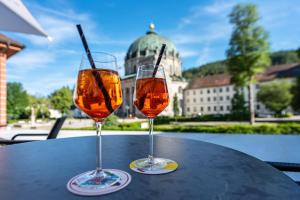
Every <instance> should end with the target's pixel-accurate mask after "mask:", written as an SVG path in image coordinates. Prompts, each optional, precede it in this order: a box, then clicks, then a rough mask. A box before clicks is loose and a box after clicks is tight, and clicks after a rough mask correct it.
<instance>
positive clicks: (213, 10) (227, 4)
mask: <svg viewBox="0 0 300 200" xmlns="http://www.w3.org/2000/svg"><path fill="white" fill-rule="evenodd" d="M234 4H236V2H233V1H224V0H222V1H215V2H213V3H212V4H210V5H207V6H204V7H203V9H202V10H203V11H205V12H206V13H209V14H214V15H215V14H220V13H224V12H225V11H228V9H231V8H232V7H233V6H234Z"/></svg>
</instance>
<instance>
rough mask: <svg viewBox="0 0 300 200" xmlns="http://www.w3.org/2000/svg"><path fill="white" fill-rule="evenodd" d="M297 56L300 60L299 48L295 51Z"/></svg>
mask: <svg viewBox="0 0 300 200" xmlns="http://www.w3.org/2000/svg"><path fill="white" fill-rule="evenodd" d="M297 56H298V58H299V59H300V47H299V48H298V49H297Z"/></svg>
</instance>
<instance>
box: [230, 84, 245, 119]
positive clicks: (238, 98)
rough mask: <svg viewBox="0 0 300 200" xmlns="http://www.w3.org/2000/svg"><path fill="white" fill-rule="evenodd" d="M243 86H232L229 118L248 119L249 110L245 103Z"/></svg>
mask: <svg viewBox="0 0 300 200" xmlns="http://www.w3.org/2000/svg"><path fill="white" fill-rule="evenodd" d="M242 89H243V88H239V87H234V95H233V97H232V99H231V119H232V120H238V121H242V120H247V119H249V110H248V107H247V105H246V101H245V96H244V92H243V91H242Z"/></svg>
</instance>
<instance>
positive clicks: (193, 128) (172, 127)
mask: <svg viewBox="0 0 300 200" xmlns="http://www.w3.org/2000/svg"><path fill="white" fill-rule="evenodd" d="M140 127H141V126H140V122H134V123H123V124H118V125H113V126H105V125H104V126H103V129H104V130H126V131H146V130H147V129H141V128H140ZM63 130H95V127H83V128H76V129H73V128H65V129H63ZM154 130H155V131H162V132H183V133H184V132H196V133H228V134H299V135H300V123H266V124H257V125H253V126H251V125H249V124H217V125H180V124H178V125H176V124H162V125H155V126H154Z"/></svg>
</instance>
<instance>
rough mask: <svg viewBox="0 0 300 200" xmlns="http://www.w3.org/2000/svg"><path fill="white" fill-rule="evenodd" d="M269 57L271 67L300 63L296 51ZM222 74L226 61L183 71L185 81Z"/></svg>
mask: <svg viewBox="0 0 300 200" xmlns="http://www.w3.org/2000/svg"><path fill="white" fill-rule="evenodd" d="M270 57H271V61H272V64H271V65H279V64H288V63H293V62H300V59H299V58H298V56H297V51H296V50H287V51H277V52H273V53H271V54H270ZM224 72H226V60H221V61H216V62H211V63H207V64H204V65H201V66H199V67H195V68H190V69H188V70H185V71H183V77H184V78H186V79H193V78H194V77H199V76H206V75H213V74H220V73H224Z"/></svg>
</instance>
